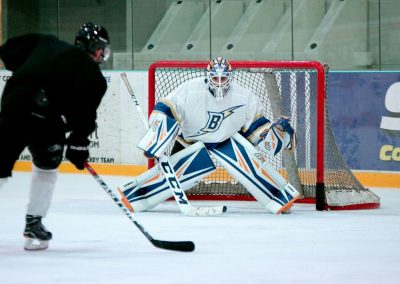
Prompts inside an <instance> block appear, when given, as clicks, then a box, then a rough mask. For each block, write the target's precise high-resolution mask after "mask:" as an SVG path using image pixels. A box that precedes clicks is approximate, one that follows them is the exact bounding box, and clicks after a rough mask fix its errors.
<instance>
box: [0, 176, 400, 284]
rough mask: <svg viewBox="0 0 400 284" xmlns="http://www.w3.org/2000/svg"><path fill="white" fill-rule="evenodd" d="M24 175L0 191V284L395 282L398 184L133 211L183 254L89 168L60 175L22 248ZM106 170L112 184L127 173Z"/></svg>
mask: <svg viewBox="0 0 400 284" xmlns="http://www.w3.org/2000/svg"><path fill="white" fill-rule="evenodd" d="M29 179H30V173H20V172H17V173H14V177H13V178H12V179H11V180H10V181H9V182H8V184H6V185H5V186H4V187H3V189H2V191H1V192H0V220H1V223H0V283H1V284H14V283H15V284H17V283H18V284H25V283H26V284H28V283H29V284H35V283H38V284H47V283H49V284H76V283H85V284H86V283H96V284H102V283H107V284H109V283H118V284H124V283H129V284H151V283H157V284H164V283H165V284H169V283H171V284H172V283H173V284H180V283H182V284H197V283H199V284H200V283H201V284H208V283H224V284H235V283H238V284H244V283H251V284H258V283H259V284H264V283H285V284H286V283H307V284H309V283H324V284H326V283H352V284H354V283H363V284H366V283H381V284H387V283H400V273H399V267H400V189H374V190H373V191H374V192H375V193H377V194H378V195H379V196H380V197H381V208H380V209H377V210H360V211H325V212H317V211H315V210H314V207H313V206H311V205H304V204H295V206H294V207H293V210H292V211H293V212H292V214H290V215H281V216H275V215H271V214H268V213H266V212H265V211H264V210H263V209H261V208H260V207H259V206H258V204H257V203H256V202H225V204H226V205H228V212H227V213H226V214H225V215H224V216H218V217H185V216H183V215H182V214H181V213H180V212H179V209H178V207H177V205H176V204H175V203H174V202H167V203H165V204H162V205H159V206H158V207H156V208H154V209H153V210H152V211H150V212H143V213H136V214H135V216H136V217H137V219H138V220H139V222H140V223H141V224H142V225H143V226H144V227H145V228H146V229H147V231H148V232H149V233H150V234H151V235H152V236H153V237H154V238H156V239H162V240H191V241H194V242H195V244H196V250H195V251H194V252H191V253H182V252H172V251H166V250H161V249H158V248H156V247H154V246H152V244H151V243H150V242H149V241H148V240H147V239H146V238H145V237H144V235H142V233H141V232H140V231H139V230H138V229H137V228H136V227H135V226H134V225H133V224H132V223H131V222H130V221H129V219H128V218H127V217H126V216H125V215H124V214H123V213H122V212H121V211H120V209H119V208H118V207H117V206H116V205H115V204H114V202H113V201H112V200H110V199H109V197H108V195H106V194H105V192H104V191H103V190H102V188H101V187H100V186H99V185H98V184H97V183H96V181H95V180H94V179H93V178H92V177H91V176H90V175H76V174H60V176H59V179H58V184H57V188H56V192H55V195H54V202H53V204H52V207H51V209H50V211H49V214H48V216H47V218H45V219H44V224H45V225H46V226H47V228H48V229H50V230H51V231H52V232H53V235H54V239H53V240H52V241H51V242H50V248H49V249H48V250H46V251H36V252H27V251H24V250H23V248H22V245H23V238H22V231H23V227H24V215H25V207H26V203H27V198H28V185H29ZM103 179H104V180H105V181H106V182H107V183H108V184H109V185H110V186H111V187H113V188H115V187H116V186H118V185H122V184H124V183H125V182H126V181H128V180H130V178H128V177H115V176H103ZM192 203H193V204H196V205H201V204H204V205H216V204H217V203H216V202H194V201H193V202H192ZM218 204H220V203H218Z"/></svg>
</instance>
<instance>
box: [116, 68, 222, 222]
mask: <svg viewBox="0 0 400 284" xmlns="http://www.w3.org/2000/svg"><path fill="white" fill-rule="evenodd" d="M121 78H122V80H123V81H124V83H125V86H126V88H127V89H128V92H129V95H130V96H131V98H132V100H133V102H134V103H135V105H136V109H137V110H138V112H139V114H140V118H141V120H142V122H143V124H144V126H145V127H146V129H149V126H148V123H147V120H146V118H145V116H144V114H143V111H142V108H141V107H140V105H139V102H138V100H137V98H136V96H135V93H134V91H133V89H132V87H131V85H130V83H129V81H128V77H127V76H126V73H121ZM158 161H159V163H160V167H161V170H162V172H163V174H164V176H165V178H166V180H167V182H168V186H169V188H170V189H171V191H172V194H173V196H174V198H175V201H176V203H177V204H178V206H179V209H180V211H181V212H182V213H183V215H186V216H212V215H218V214H222V213H224V212H226V209H227V208H226V206H215V207H196V206H193V205H192V204H190V202H189V200H188V198H187V196H186V194H185V191H184V190H183V189H182V187H181V184H180V182H179V180H178V178H177V176H176V173H175V170H174V168H173V167H172V166H171V164H170V163H169V160H168V157H167V156H166V155H165V154H164V155H162V156H161V157H160V158H159V159H158Z"/></svg>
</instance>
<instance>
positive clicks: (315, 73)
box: [148, 61, 380, 210]
mask: <svg viewBox="0 0 400 284" xmlns="http://www.w3.org/2000/svg"><path fill="white" fill-rule="evenodd" d="M207 63H208V62H198V61H196V62H189V61H184V62H180V61H159V62H156V63H154V64H152V65H151V66H150V68H149V109H148V111H149V114H150V113H151V111H152V110H153V108H154V105H155V103H156V102H157V101H158V100H159V99H160V98H162V97H164V96H166V95H168V94H169V93H170V92H172V91H173V90H175V89H176V88H177V87H178V86H179V85H181V84H182V83H184V82H186V81H188V80H191V79H194V78H198V77H204V78H205V75H206V73H205V70H206V66H207ZM231 65H232V68H233V70H234V71H233V80H234V81H236V82H237V83H238V84H239V85H242V86H244V87H246V88H248V89H249V90H251V91H252V92H253V93H254V94H255V95H257V96H258V97H259V99H260V102H261V103H262V104H263V107H264V115H265V117H267V118H269V119H270V120H275V119H276V118H277V117H279V116H282V115H284V116H288V117H290V118H291V122H292V125H293V127H294V129H295V130H296V134H297V147H296V150H295V151H288V150H284V151H282V152H281V153H280V154H278V155H277V156H275V157H274V158H271V157H269V156H268V155H264V157H265V158H266V159H267V160H269V162H270V163H271V164H272V165H273V166H274V167H275V168H276V169H277V170H278V171H279V172H280V173H281V174H282V175H283V176H284V177H285V178H286V179H287V180H289V181H290V183H291V184H292V185H294V186H295V187H296V188H297V189H298V191H299V192H300V193H301V194H302V196H303V201H305V202H315V203H316V207H317V209H318V210H323V209H336V210H340V209H372V208H378V207H379V204H380V199H379V197H378V196H376V195H375V194H374V193H373V192H371V191H370V190H369V189H367V188H365V187H364V186H363V185H362V184H361V183H360V182H359V181H358V180H357V179H356V178H355V176H354V175H353V173H352V172H351V170H350V169H349V168H348V166H347V164H346V162H345V161H344V159H343V157H342V155H341V154H340V151H339V149H338V147H337V145H336V143H335V139H334V136H333V133H332V128H331V125H330V122H329V115H328V108H327V98H326V72H327V68H324V66H323V65H321V64H320V63H319V62H316V61H310V62H306V61H274V62H266V61H261V62H260V61H231ZM259 150H260V151H261V152H262V150H261V149H259ZM214 162H215V164H216V166H217V170H216V171H215V172H214V173H212V174H211V175H209V176H208V177H206V178H205V179H203V180H202V181H201V182H200V183H199V184H198V185H197V186H196V187H195V188H192V189H190V190H189V191H187V192H186V193H187V195H188V196H189V198H191V199H199V200H202V199H203V200H254V198H253V197H252V196H251V195H250V194H249V193H248V191H247V190H246V189H245V188H244V187H243V186H242V185H241V184H240V183H239V182H237V181H236V180H235V179H234V178H232V177H231V176H230V175H229V174H228V173H227V172H226V171H225V170H224V169H223V168H222V167H221V166H220V165H218V163H217V162H216V161H214Z"/></svg>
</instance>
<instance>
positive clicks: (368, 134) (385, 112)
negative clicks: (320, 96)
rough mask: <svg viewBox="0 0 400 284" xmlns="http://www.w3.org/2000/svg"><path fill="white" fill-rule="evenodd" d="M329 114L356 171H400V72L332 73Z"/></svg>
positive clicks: (343, 149)
mask: <svg viewBox="0 0 400 284" xmlns="http://www.w3.org/2000/svg"><path fill="white" fill-rule="evenodd" d="M327 90H328V111H329V115H330V120H331V124H332V127H333V132H334V136H335V139H336V143H337V145H338V147H339V150H340V151H341V152H342V154H343V156H344V158H345V160H346V161H347V163H348V165H349V167H350V168H351V169H355V170H373V171H400V72H331V73H330V74H329V77H328V86H327Z"/></svg>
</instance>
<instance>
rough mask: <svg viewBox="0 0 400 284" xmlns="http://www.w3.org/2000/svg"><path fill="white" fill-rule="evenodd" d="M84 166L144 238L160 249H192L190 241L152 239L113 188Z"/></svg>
mask: <svg viewBox="0 0 400 284" xmlns="http://www.w3.org/2000/svg"><path fill="white" fill-rule="evenodd" d="M85 168H86V169H87V170H88V171H89V173H90V174H91V175H92V176H93V177H94V179H95V180H96V181H97V182H98V183H99V184H100V186H101V187H102V188H103V190H104V191H105V192H106V193H107V194H108V195H109V196H110V197H111V199H112V200H113V201H114V202H115V203H116V204H117V205H118V207H119V208H120V209H121V210H122V212H124V214H125V215H126V216H127V217H128V218H129V220H131V222H132V223H133V224H135V226H136V227H138V229H139V230H140V231H141V232H142V233H143V234H144V235H145V236H146V238H147V239H148V240H149V241H150V242H151V243H152V244H153V245H154V246H155V247H158V248H161V249H167V250H174V251H185V252H191V251H194V247H195V246H194V243H193V242H191V241H176V242H175V241H162V240H156V239H154V238H153V237H152V236H151V235H150V234H149V233H148V232H147V231H146V230H145V228H144V227H143V226H142V225H141V224H140V223H139V222H138V221H137V220H136V219H135V216H134V215H133V214H132V213H131V212H130V211H129V210H128V209H127V208H126V207H125V206H124V205H123V203H122V202H121V200H120V199H119V198H118V197H117V196H116V195H115V194H114V192H113V190H112V189H111V188H110V187H109V186H108V185H107V184H106V183H105V182H104V181H103V179H102V178H101V177H100V176H99V175H98V174H97V173H96V171H95V170H94V169H93V168H92V166H91V165H90V164H89V163H87V162H86V163H85Z"/></svg>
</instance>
